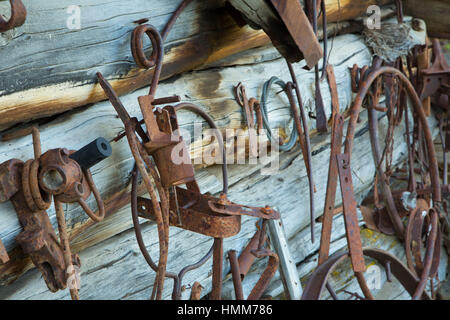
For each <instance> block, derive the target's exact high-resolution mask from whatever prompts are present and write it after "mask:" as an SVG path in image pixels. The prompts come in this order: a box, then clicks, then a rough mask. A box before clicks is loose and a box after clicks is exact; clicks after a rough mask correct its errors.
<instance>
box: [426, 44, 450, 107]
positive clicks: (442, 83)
mask: <svg viewBox="0 0 450 320" xmlns="http://www.w3.org/2000/svg"><path fill="white" fill-rule="evenodd" d="M433 56H434V59H433V63H432V65H431V67H429V68H427V69H422V70H420V74H419V77H421V81H420V82H421V83H422V86H423V87H422V88H421V90H420V98H421V99H422V100H423V99H425V98H427V97H430V96H432V95H435V94H437V95H443V96H446V97H447V98H446V100H447V103H446V104H444V105H443V106H442V107H443V109H444V110H447V112H449V111H450V98H449V96H450V66H449V65H448V64H447V61H446V60H445V56H444V53H443V51H442V48H441V45H440V43H439V40H438V39H433ZM438 98H439V97H438ZM439 100H440V99H437V101H439ZM444 101H445V100H444Z"/></svg>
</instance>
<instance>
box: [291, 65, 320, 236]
mask: <svg viewBox="0 0 450 320" xmlns="http://www.w3.org/2000/svg"><path fill="white" fill-rule="evenodd" d="M286 63H287V65H288V69H289V74H290V75H291V79H292V85H293V88H294V89H295V94H296V96H297V102H298V106H299V109H300V117H301V119H302V126H303V130H301V127H300V124H299V120H298V118H299V117H298V114H297V108H296V106H295V103H294V101H293V99H292V95H291V91H290V90H289V89H288V91H287V92H288V97H289V99H290V104H291V110H292V112H293V114H294V120H295V124H296V129H297V131H298V134H299V136H300V137H299V139H300V140H299V141H300V147H301V148H302V153H303V159H304V161H305V166H306V171H307V173H308V182H309V206H310V218H311V226H310V228H311V241H312V242H314V224H315V219H314V192H315V189H316V187H315V185H314V177H313V173H312V172H313V168H312V154H311V141H310V139H309V128H308V123H307V119H306V113H305V109H304V107H303V102H302V96H301V94H300V87H299V84H298V81H297V76H296V75H295V72H294V68H293V67H292V64H291V63H290V62H288V61H287V60H286ZM302 133H303V134H302Z"/></svg>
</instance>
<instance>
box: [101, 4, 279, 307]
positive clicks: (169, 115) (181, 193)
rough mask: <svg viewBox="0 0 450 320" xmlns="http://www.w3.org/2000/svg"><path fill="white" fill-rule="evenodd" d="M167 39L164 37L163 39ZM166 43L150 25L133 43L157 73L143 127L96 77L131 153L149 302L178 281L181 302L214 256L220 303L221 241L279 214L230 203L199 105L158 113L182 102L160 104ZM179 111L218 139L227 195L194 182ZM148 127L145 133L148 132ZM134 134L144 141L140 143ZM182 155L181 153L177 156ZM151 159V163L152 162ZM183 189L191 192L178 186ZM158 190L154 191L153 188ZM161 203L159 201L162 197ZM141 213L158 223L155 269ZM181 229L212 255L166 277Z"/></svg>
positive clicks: (144, 101)
mask: <svg viewBox="0 0 450 320" xmlns="http://www.w3.org/2000/svg"><path fill="white" fill-rule="evenodd" d="M187 3H189V1H184V2H183V3H182V4H181V5H180V7H179V9H180V8H181V9H180V10H177V12H176V13H175V14H174V16H173V19H171V20H170V21H169V24H168V25H167V27H166V29H165V35H166V34H167V32H168V30H169V29H170V27H171V24H173V23H174V22H175V19H176V17H177V16H178V15H179V14H180V12H181V10H182V8H183V6H184V5H185V4H187ZM144 34H146V35H147V36H148V37H149V38H150V41H151V43H152V46H153V53H152V56H151V58H150V59H148V58H146V56H145V53H144V50H143V46H142V37H143V35H144ZM165 35H164V37H165ZM162 42H163V37H162V36H161V34H160V33H159V32H158V30H156V28H155V27H153V26H151V25H148V24H147V25H140V26H138V27H137V28H136V29H135V30H134V31H133V35H132V40H131V50H132V53H133V57H135V60H136V63H137V64H138V65H139V66H140V67H144V68H150V67H155V70H154V72H153V79H152V82H151V86H150V91H149V95H146V96H141V97H139V98H138V101H139V105H140V107H141V112H142V114H143V122H142V121H138V120H137V119H135V118H131V117H130V116H129V114H128V113H127V111H126V109H125V108H124V106H123V105H122V103H121V102H120V99H119V98H118V96H117V94H116V93H115V92H114V90H113V88H112V87H111V85H110V84H109V83H108V81H106V79H104V78H103V76H102V75H101V74H100V73H98V74H97V77H98V79H99V82H100V85H101V86H102V88H103V89H104V91H105V93H106V95H107V97H108V98H109V100H110V102H111V104H112V105H113V107H114V108H115V109H116V111H117V113H118V115H119V117H120V119H121V120H122V122H123V123H124V125H125V134H126V137H127V139H128V143H129V145H130V149H131V152H132V154H133V157H134V159H135V161H136V165H135V168H134V170H133V177H132V200H131V201H132V206H131V207H132V217H133V223H134V227H135V232H136V238H137V240H138V244H139V247H140V249H141V251H142V254H143V255H144V257H145V259H146V260H147V262H148V264H149V265H150V267H151V268H152V269H154V270H156V278H155V284H154V286H153V292H152V295H151V298H152V299H153V298H156V299H161V297H162V291H163V288H164V279H165V278H166V277H169V278H173V279H174V289H173V293H172V298H174V299H179V298H180V291H181V281H182V277H183V275H184V274H185V273H186V272H188V271H189V270H192V269H194V268H198V267H200V266H201V265H202V264H203V263H205V262H206V261H207V260H208V259H209V257H211V255H212V256H213V289H212V292H211V298H212V299H220V298H221V287H222V265H223V238H224V237H228V236H232V235H234V234H236V233H237V232H239V230H240V216H241V215H251V216H256V217H262V218H264V219H269V218H270V219H271V218H277V217H279V213H278V212H276V211H274V210H272V209H270V208H269V207H265V208H255V207H248V206H242V205H237V204H235V203H232V202H230V201H229V200H228V199H227V196H226V194H227V190H228V180H227V170H226V154H225V151H224V146H223V138H222V135H221V134H220V132H219V131H218V130H217V127H216V126H215V124H214V121H213V120H212V119H211V117H209V116H208V115H207V114H206V113H205V112H204V111H202V110H201V109H200V108H198V107H197V106H195V105H192V104H189V103H181V104H179V105H177V106H170V105H168V106H166V107H164V108H163V109H159V108H156V109H155V108H154V107H155V106H156V105H158V104H167V103H172V102H178V101H179V99H175V100H174V99H173V97H169V98H160V99H156V98H155V94H156V90H157V86H158V82H159V79H160V74H161V69H162V63H163V52H164V48H163V43H162ZM178 110H189V111H193V112H195V113H197V114H198V115H200V116H201V117H203V118H204V119H205V120H206V121H207V122H208V124H209V125H210V126H211V127H213V128H214V129H216V130H215V133H216V139H217V142H218V143H219V146H220V148H221V151H222V156H223V157H222V159H223V165H222V172H223V186H224V187H223V192H222V195H221V197H220V198H219V199H217V198H214V197H211V196H207V195H203V194H201V193H200V190H199V187H198V185H197V182H196V180H195V177H194V168H193V166H192V164H191V160H190V156H189V153H188V150H187V146H186V144H185V142H184V141H183V139H182V137H181V136H180V135H179V134H178V123H177V114H176V112H177V111H178ZM142 124H145V126H146V128H147V131H144V129H143V128H142V126H141V125H142ZM136 134H137V135H138V136H139V137H140V138H141V140H142V141H140V140H139V139H138V137H137V136H136ZM174 150H178V151H181V154H182V157H183V161H181V163H180V162H179V161H175V160H174V158H173V157H172V154H173V152H172V151H174ZM178 154H180V152H179V153H178ZM152 159H153V160H152ZM138 173H139V174H140V175H141V176H142V179H143V181H144V184H145V186H146V188H147V191H148V193H149V195H150V199H149V200H147V199H145V198H138V197H137V181H138ZM181 184H185V185H186V186H187V189H182V188H180V187H179V185H181ZM154 186H155V187H156V189H155V187H154ZM157 194H158V195H159V197H158V195H157ZM138 212H139V213H140V214H141V216H143V217H146V218H149V219H152V220H155V221H156V224H157V228H158V237H159V249H160V258H159V262H158V265H156V264H155V263H154V262H153V261H152V260H151V257H150V255H149V253H148V251H147V249H146V247H145V244H144V243H143V241H142V234H141V230H140V226H139V221H138ZM170 225H173V226H177V227H180V228H183V229H187V230H191V231H194V232H198V233H202V234H207V235H209V236H211V237H213V238H214V244H213V246H212V248H211V250H210V251H209V252H208V253H207V254H206V255H205V256H204V257H203V258H202V259H201V260H200V261H199V262H197V263H195V264H193V265H190V266H187V267H185V268H184V269H182V271H181V272H180V273H179V274H178V275H175V274H173V273H166V265H167V256H168V242H169V226H170Z"/></svg>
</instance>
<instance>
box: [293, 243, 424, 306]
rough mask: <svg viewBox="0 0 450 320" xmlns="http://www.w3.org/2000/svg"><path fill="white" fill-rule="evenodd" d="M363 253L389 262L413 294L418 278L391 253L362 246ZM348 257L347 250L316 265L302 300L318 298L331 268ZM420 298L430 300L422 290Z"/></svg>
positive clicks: (395, 273)
mask: <svg viewBox="0 0 450 320" xmlns="http://www.w3.org/2000/svg"><path fill="white" fill-rule="evenodd" d="M363 253H364V255H366V256H368V257H370V258H372V259H375V260H376V261H377V262H378V263H379V264H380V265H382V266H385V265H386V263H387V262H388V261H389V262H390V268H391V274H392V275H393V276H394V277H395V278H397V280H398V281H399V282H400V284H401V285H402V286H403V287H404V288H405V289H406V291H408V293H409V294H410V295H411V296H413V295H414V292H415V291H416V288H417V287H418V285H419V282H420V280H419V279H417V277H416V276H415V275H414V274H413V273H412V272H411V271H410V270H409V269H408V268H407V267H406V266H405V265H404V264H403V263H402V262H401V261H400V260H399V259H397V258H396V257H395V256H393V255H392V254H390V253H388V252H386V251H383V250H379V249H372V248H364V249H363ZM349 257H350V254H349V253H348V252H342V253H337V254H334V255H333V256H331V257H330V258H329V259H328V260H327V261H326V262H325V263H323V264H322V265H320V266H319V267H317V269H316V270H315V271H314V273H313V275H312V276H311V278H310V279H309V281H308V283H307V284H306V287H305V289H304V290H303V295H302V300H318V299H320V296H321V294H322V291H323V289H324V288H325V286H326V284H327V283H328V278H329V276H330V275H331V274H332V272H333V270H334V269H335V268H336V267H337V266H338V265H339V264H340V263H342V262H343V261H344V260H346V259H347V258H349ZM420 298H421V299H422V300H431V299H430V296H429V295H428V294H427V293H426V292H425V291H424V292H423V293H422V294H421V296H420Z"/></svg>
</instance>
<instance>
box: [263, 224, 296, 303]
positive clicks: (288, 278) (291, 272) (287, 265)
mask: <svg viewBox="0 0 450 320" xmlns="http://www.w3.org/2000/svg"><path fill="white" fill-rule="evenodd" d="M268 227H269V228H268V231H269V238H270V243H271V245H272V246H273V247H274V250H275V252H276V253H277V254H278V258H279V259H280V265H279V269H278V270H279V272H280V278H281V281H282V282H283V286H284V291H285V293H286V296H287V299H288V300H300V298H301V297H302V294H303V289H302V284H301V283H300V277H299V276H298V272H297V266H296V264H295V261H294V259H292V255H291V252H290V251H289V245H288V241H287V239H286V235H285V233H284V227H283V224H282V220H281V219H280V220H269V222H268Z"/></svg>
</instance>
